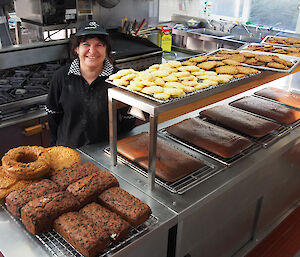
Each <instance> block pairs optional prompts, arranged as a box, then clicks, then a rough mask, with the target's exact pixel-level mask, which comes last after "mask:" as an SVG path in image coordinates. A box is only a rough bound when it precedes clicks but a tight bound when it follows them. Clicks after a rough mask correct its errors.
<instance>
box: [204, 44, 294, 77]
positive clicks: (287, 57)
mask: <svg viewBox="0 0 300 257" xmlns="http://www.w3.org/2000/svg"><path fill="white" fill-rule="evenodd" d="M222 50H229V51H230V50H232V49H225V48H219V49H217V50H215V51H213V52H210V53H208V55H215V54H217V53H219V52H220V51H222ZM243 52H248V53H253V54H256V55H275V54H273V53H268V52H256V51H243ZM280 58H282V59H284V60H286V61H290V62H292V63H293V64H294V65H293V66H292V67H291V68H289V69H288V70H281V69H275V68H270V67H264V66H255V65H249V64H246V63H241V65H243V66H247V67H252V68H255V69H261V70H270V71H276V72H287V73H290V72H292V71H293V70H294V69H295V68H296V67H297V65H298V64H299V62H300V58H294V57H293V56H289V55H283V56H282V57H280Z"/></svg>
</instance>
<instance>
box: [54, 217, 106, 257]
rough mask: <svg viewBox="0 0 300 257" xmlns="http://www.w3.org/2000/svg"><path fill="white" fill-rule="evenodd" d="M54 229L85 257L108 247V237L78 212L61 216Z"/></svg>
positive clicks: (94, 254)
mask: <svg viewBox="0 0 300 257" xmlns="http://www.w3.org/2000/svg"><path fill="white" fill-rule="evenodd" d="M53 226H54V229H55V230H56V231H57V232H58V233H59V234H60V235H61V236H62V237H63V238H65V239H66V240H67V241H68V242H69V243H70V244H71V245H73V246H74V248H75V249H76V250H78V251H79V252H80V253H81V254H82V255H84V256H85V257H94V256H96V255H97V254H98V253H100V252H102V251H103V250H104V249H106V248H107V247H108V246H109V243H110V241H109V236H108V234H107V233H106V232H105V231H104V229H102V228H101V227H100V226H98V225H97V224H95V223H94V222H93V220H91V219H89V218H88V217H86V216H84V215H83V214H81V213H79V212H68V213H64V214H62V215H61V216H60V217H58V218H57V219H56V220H55V221H54V224H53Z"/></svg>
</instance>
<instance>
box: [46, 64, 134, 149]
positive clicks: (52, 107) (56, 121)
mask: <svg viewBox="0 0 300 257" xmlns="http://www.w3.org/2000/svg"><path fill="white" fill-rule="evenodd" d="M69 68H70V64H66V65H65V66H63V67H62V68H60V69H59V70H58V71H57V72H56V73H55V74H54V76H53V79H52V80H51V84H50V90H49V93H48V97H47V102H46V110H47V112H48V121H49V126H50V134H51V143H52V144H53V145H63V146H68V147H72V148H76V147H79V146H83V145H86V144H92V143H97V142H101V141H105V140H108V138H109V125H108V124H109V122H108V99H107V89H108V88H109V87H110V85H109V84H108V83H106V82H105V79H107V76H99V77H98V78H97V79H96V80H95V81H94V82H93V83H92V84H91V85H89V84H88V83H87V82H86V81H85V79H84V78H83V77H82V76H77V75H74V74H69V75H68V71H69ZM116 71H117V69H116V68H114V72H116ZM127 109H128V108H123V109H121V110H119V113H118V131H125V130H130V129H132V128H133V127H134V126H135V119H134V118H133V117H132V116H130V115H128V114H127Z"/></svg>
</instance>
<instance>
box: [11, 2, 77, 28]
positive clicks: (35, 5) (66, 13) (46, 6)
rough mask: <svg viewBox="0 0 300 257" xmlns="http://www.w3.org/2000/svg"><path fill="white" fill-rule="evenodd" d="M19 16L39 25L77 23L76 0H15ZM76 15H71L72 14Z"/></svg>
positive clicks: (23, 19)
mask: <svg viewBox="0 0 300 257" xmlns="http://www.w3.org/2000/svg"><path fill="white" fill-rule="evenodd" d="M15 9H16V13H17V16H18V17H20V18H21V19H22V21H26V22H29V23H34V24H37V25H43V26H45V25H55V24H64V23H67V22H70V21H76V17H77V15H76V0H63V1H57V0H15ZM71 13H72V14H74V15H70V14H71Z"/></svg>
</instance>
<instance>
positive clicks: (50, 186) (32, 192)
mask: <svg viewBox="0 0 300 257" xmlns="http://www.w3.org/2000/svg"><path fill="white" fill-rule="evenodd" d="M58 191H60V190H59V186H58V185H57V184H56V183H55V182H53V181H51V180H49V179H43V180H41V181H39V182H37V183H34V184H32V185H30V186H28V187H25V188H23V189H20V190H17V191H14V192H11V193H10V194H9V195H8V196H7V197H6V207H7V209H8V210H9V211H10V212H11V213H12V214H13V215H14V216H16V217H17V218H20V217H21V213H20V210H21V208H22V207H23V206H24V205H25V204H26V203H28V202H29V201H31V200H33V199H35V198H38V197H41V196H44V195H47V194H50V193H54V192H58Z"/></svg>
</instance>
